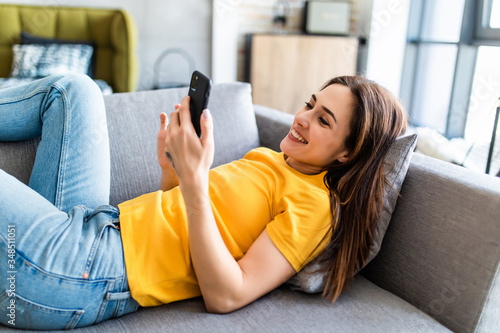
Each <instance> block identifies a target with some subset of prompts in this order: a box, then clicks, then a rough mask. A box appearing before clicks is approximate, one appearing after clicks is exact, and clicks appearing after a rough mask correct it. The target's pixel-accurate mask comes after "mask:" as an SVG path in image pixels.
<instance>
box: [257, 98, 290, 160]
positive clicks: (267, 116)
mask: <svg viewBox="0 0 500 333" xmlns="http://www.w3.org/2000/svg"><path fill="white" fill-rule="evenodd" d="M254 110H255V118H256V120H257V127H258V129H259V138H260V145H261V146H264V147H267V148H271V149H273V150H275V151H280V143H281V140H283V138H284V137H285V136H286V135H287V134H288V132H289V131H290V126H292V123H293V115H291V114H288V113H284V112H281V111H278V110H276V109H272V108H269V107H267V106H263V105H258V104H254Z"/></svg>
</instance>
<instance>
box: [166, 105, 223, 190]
mask: <svg viewBox="0 0 500 333" xmlns="http://www.w3.org/2000/svg"><path fill="white" fill-rule="evenodd" d="M189 98H190V97H189V96H186V97H184V98H183V99H182V102H181V105H180V106H179V107H178V108H176V110H175V111H174V112H172V114H171V115H170V123H169V124H168V126H167V130H166V140H165V151H166V152H168V154H169V156H170V158H171V162H172V163H173V168H174V169H175V171H176V173H177V175H178V176H179V182H180V185H181V187H183V185H185V186H186V187H192V186H194V187H197V186H199V185H200V186H201V185H203V186H206V187H205V188H206V189H208V171H209V170H210V167H211V166H212V163H213V159H214V139H213V123H212V116H211V115H210V112H209V111H208V110H204V111H203V115H202V117H201V119H197V121H200V127H201V134H202V138H201V139H200V138H198V136H197V135H196V132H195V130H194V127H193V125H192V123H191V114H190V112H189Z"/></svg>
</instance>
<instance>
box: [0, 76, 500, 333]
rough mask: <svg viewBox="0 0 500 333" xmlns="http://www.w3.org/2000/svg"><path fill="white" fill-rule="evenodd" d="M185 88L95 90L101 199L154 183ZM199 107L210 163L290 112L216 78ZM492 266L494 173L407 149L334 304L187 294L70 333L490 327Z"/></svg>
mask: <svg viewBox="0 0 500 333" xmlns="http://www.w3.org/2000/svg"><path fill="white" fill-rule="evenodd" d="M186 92H187V91H186V89H171V90H158V91H145V92H136V93H124V94H114V95H110V96H106V97H105V102H106V107H107V112H108V128H109V135H110V140H111V158H112V177H111V183H112V184H111V187H112V189H111V190H112V193H111V204H114V205H116V204H117V203H119V202H121V201H124V200H127V199H129V198H132V197H135V196H138V195H140V194H142V193H146V192H150V191H154V190H157V189H158V188H159V185H160V170H159V167H158V166H157V162H156V150H155V149H156V132H157V130H158V127H159V113H160V112H162V111H164V112H167V113H169V112H171V111H172V110H173V106H174V104H176V103H178V102H179V101H180V100H181V98H182V97H183V96H184V95H185V94H186ZM209 108H210V109H211V111H212V114H213V117H214V122H215V144H216V152H215V154H216V157H215V163H214V166H215V165H219V164H221V163H226V162H228V161H231V160H233V159H237V158H240V157H242V156H243V155H244V154H245V153H246V152H247V151H249V150H250V149H252V148H254V147H257V146H259V145H264V146H268V147H271V148H274V149H279V142H280V141H281V139H282V138H283V137H284V136H285V135H286V133H287V132H288V130H289V126H290V124H291V121H292V119H293V117H292V116H291V115H287V114H284V113H281V112H278V111H276V110H271V109H268V108H265V107H262V106H257V105H253V104H252V100H251V87H250V85H248V84H244V83H231V84H219V85H215V86H214V88H213V91H212V96H211V100H210V104H209ZM94 134H95V135H99V133H98V132H96V133H94ZM36 144H37V140H31V141H27V142H21V143H5V142H2V143H0V168H2V169H4V170H6V171H7V172H9V173H11V174H14V175H15V176H16V177H18V178H19V179H21V180H22V181H24V182H27V181H28V179H29V173H30V171H31V165H32V164H33V160H34V156H35V155H34V153H35V147H36ZM499 262H500V179H498V178H495V177H491V176H485V175H482V174H478V173H475V172H471V171H469V170H466V169H463V168H460V167H458V166H454V165H451V164H447V163H444V162H440V161H437V160H434V159H431V158H427V157H425V156H422V155H418V154H414V155H413V157H412V161H411V164H410V168H409V170H408V174H407V177H406V179H405V181H404V183H403V187H402V190H401V197H400V198H399V199H398V202H397V205H396V208H395V211H394V213H393V217H392V220H391V223H390V225H389V228H388V230H387V233H386V235H385V238H384V242H383V244H382V248H381V250H380V252H379V254H378V256H377V257H376V258H375V259H374V260H373V261H371V262H370V264H369V265H368V266H367V267H365V268H364V269H363V270H362V271H361V272H360V273H359V274H357V276H356V277H355V280H354V282H353V283H352V284H351V286H350V288H349V290H348V291H346V292H345V293H343V294H342V295H341V296H340V298H339V300H338V301H337V303H336V304H335V305H334V306H332V305H331V304H330V303H328V302H327V301H325V300H324V299H323V298H322V297H321V295H320V294H307V293H304V292H300V291H295V290H292V289H291V288H290V287H289V286H287V285H283V286H282V287H280V288H278V289H276V290H274V291H272V292H271V293H269V294H268V295H266V296H264V297H262V298H261V299H259V300H257V301H256V302H254V303H252V304H250V305H248V306H246V307H244V308H243V309H240V310H238V311H236V312H233V313H231V314H226V315H216V314H209V313H207V312H206V311H205V308H204V305H203V301H202V299H201V298H195V299H191V300H187V301H182V302H177V303H172V304H166V305H163V306H160V307H156V308H141V309H139V311H138V312H136V313H133V314H130V315H126V316H124V317H121V318H118V319H114V320H110V321H108V322H104V323H102V324H99V325H96V326H93V327H87V328H83V329H79V330H78V331H80V332H138V331H140V332H206V331H207V332H250V331H253V332H261V331H262V332H274V331H279V332H316V331H317V332H384V333H387V332H441V331H443V332H444V331H449V330H452V331H456V332H476V331H477V332H500V273H499ZM2 330H5V331H9V330H10V329H7V328H5V327H0V331H2Z"/></svg>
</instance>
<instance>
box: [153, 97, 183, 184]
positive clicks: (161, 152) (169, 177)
mask: <svg viewBox="0 0 500 333" xmlns="http://www.w3.org/2000/svg"><path fill="white" fill-rule="evenodd" d="M179 107H180V104H177V105H176V106H175V109H176V110H177V109H178V108H179ZM167 125H168V117H167V115H166V114H165V113H162V114H160V130H159V131H158V135H157V142H156V154H157V156H158V164H159V165H160V167H161V185H160V189H161V190H162V191H168V190H170V189H171V188H174V187H176V186H178V185H179V178H178V177H177V174H176V173H175V170H174V168H173V167H172V163H170V161H169V160H168V158H167V155H166V154H165V139H166V138H167Z"/></svg>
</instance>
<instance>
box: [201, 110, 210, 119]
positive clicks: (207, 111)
mask: <svg viewBox="0 0 500 333" xmlns="http://www.w3.org/2000/svg"><path fill="white" fill-rule="evenodd" d="M209 116H210V110H209V109H205V110H203V118H205V119H208V117H209Z"/></svg>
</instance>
